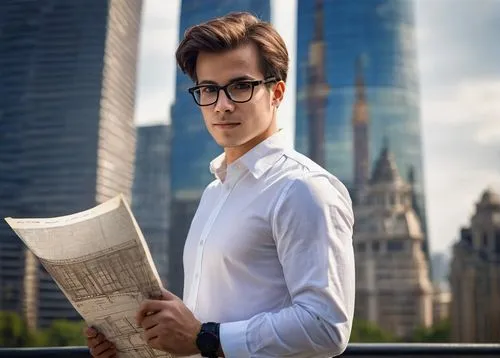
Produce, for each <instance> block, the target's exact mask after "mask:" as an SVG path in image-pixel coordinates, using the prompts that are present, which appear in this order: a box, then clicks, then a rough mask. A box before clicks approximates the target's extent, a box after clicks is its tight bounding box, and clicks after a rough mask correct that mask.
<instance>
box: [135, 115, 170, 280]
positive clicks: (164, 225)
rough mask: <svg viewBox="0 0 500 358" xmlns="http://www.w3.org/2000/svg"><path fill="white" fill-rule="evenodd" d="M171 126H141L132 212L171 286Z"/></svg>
mask: <svg viewBox="0 0 500 358" xmlns="http://www.w3.org/2000/svg"><path fill="white" fill-rule="evenodd" d="M169 169H170V126H169V125H165V124H161V125H153V126H142V127H138V128H137V149H136V156H135V175H134V185H133V189H132V211H133V213H134V216H135V218H136V219H137V222H138V224H139V226H140V228H141V231H142V233H143V235H144V238H145V239H146V242H147V243H148V246H149V251H150V252H151V255H152V257H153V261H154V263H155V266H156V269H157V271H158V274H159V275H160V278H161V280H162V282H163V285H164V286H165V285H168V282H167V274H168V228H169V223H170V215H169V210H170V181H169V178H170V176H169V172H168V170H169Z"/></svg>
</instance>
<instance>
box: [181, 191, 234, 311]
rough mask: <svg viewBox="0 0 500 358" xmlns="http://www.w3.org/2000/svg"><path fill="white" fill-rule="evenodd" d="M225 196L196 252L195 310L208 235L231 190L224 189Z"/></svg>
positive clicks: (205, 229) (192, 299) (204, 232)
mask: <svg viewBox="0 0 500 358" xmlns="http://www.w3.org/2000/svg"><path fill="white" fill-rule="evenodd" d="M223 191H224V192H223V194H222V197H221V199H220V200H219V202H218V203H217V206H216V207H215V209H214V210H213V211H212V215H210V217H209V219H208V221H207V223H206V224H205V227H204V228H203V231H202V234H201V236H200V242H199V244H198V249H197V252H196V261H195V262H196V264H195V269H194V279H193V282H192V284H191V294H190V298H191V300H190V302H189V305H188V306H189V307H191V308H192V310H194V309H195V308H196V301H197V299H198V289H199V287H200V273H201V264H202V260H203V251H204V248H205V242H206V240H207V237H208V235H209V234H210V231H211V229H212V226H213V224H214V222H215V219H217V216H219V213H220V211H221V209H222V206H223V205H224V203H225V202H226V200H227V198H228V196H229V194H230V192H231V190H230V189H229V190H228V189H223Z"/></svg>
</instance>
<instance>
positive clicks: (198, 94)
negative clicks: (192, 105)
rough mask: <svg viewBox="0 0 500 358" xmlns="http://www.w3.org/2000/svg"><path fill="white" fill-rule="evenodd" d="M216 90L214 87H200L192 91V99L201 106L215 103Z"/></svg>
mask: <svg viewBox="0 0 500 358" xmlns="http://www.w3.org/2000/svg"><path fill="white" fill-rule="evenodd" d="M217 93H218V88H217V87H216V86H202V87H198V88H197V89H195V90H194V92H193V94H194V98H195V100H196V102H197V103H198V104H199V105H201V106H206V105H209V104H212V103H215V102H216V101H217Z"/></svg>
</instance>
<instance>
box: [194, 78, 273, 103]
mask: <svg viewBox="0 0 500 358" xmlns="http://www.w3.org/2000/svg"><path fill="white" fill-rule="evenodd" d="M276 81H277V80H276V78H274V77H269V78H267V79H263V80H241V81H235V82H231V83H228V84H227V85H225V86H218V85H215V84H203V85H198V86H195V87H191V88H190V89H188V91H189V93H191V94H192V95H193V98H194V101H195V102H196V104H197V105H198V106H210V105H212V104H214V103H216V102H217V100H218V99H219V92H220V91H221V90H223V91H224V93H225V94H226V96H227V98H229V99H230V100H231V101H233V102H235V103H245V102H248V101H250V100H251V99H252V96H253V92H254V88H255V87H256V86H259V85H261V84H267V83H270V82H276Z"/></svg>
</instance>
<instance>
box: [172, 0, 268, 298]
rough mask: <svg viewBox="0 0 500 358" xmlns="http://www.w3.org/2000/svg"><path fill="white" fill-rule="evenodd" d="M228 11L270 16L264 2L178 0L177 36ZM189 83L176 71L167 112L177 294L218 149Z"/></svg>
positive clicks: (262, 0) (249, 0)
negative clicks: (172, 99)
mask: <svg viewBox="0 0 500 358" xmlns="http://www.w3.org/2000/svg"><path fill="white" fill-rule="evenodd" d="M232 11H248V12H250V13H252V14H254V15H256V16H257V17H259V18H260V19H262V20H265V21H270V18H271V4H270V0H183V1H182V4H181V15H180V27H179V30H180V31H179V40H180V39H182V38H183V35H184V32H185V30H186V29H187V28H188V27H190V26H192V25H195V24H198V23H200V22H203V21H206V20H209V19H211V18H214V17H217V16H222V15H225V14H227V13H229V12H232ZM191 86H193V83H192V81H191V79H190V78H189V77H188V76H187V75H185V74H183V73H182V72H181V71H180V70H178V71H177V77H176V94H175V103H174V105H173V106H172V111H171V119H172V155H171V169H170V173H171V190H172V210H171V215H172V226H171V234H170V240H171V241H170V242H171V246H170V268H169V271H170V273H171V274H170V275H169V281H168V283H167V286H168V288H169V289H170V290H172V291H173V292H174V293H176V294H177V295H182V283H183V275H182V272H183V268H182V252H183V249H184V241H185V239H186V236H187V232H188V230H189V225H190V223H191V219H192V218H193V216H194V212H195V210H196V207H197V205H198V201H199V199H200V197H201V194H202V192H203V189H204V188H205V186H206V185H207V184H209V183H210V182H211V181H212V180H213V179H214V176H213V174H211V173H210V171H209V167H208V165H209V163H210V161H211V160H212V159H213V158H215V157H216V156H217V155H218V154H220V153H221V152H222V149H221V148H220V147H219V146H218V145H217V144H216V143H215V142H214V141H213V140H212V138H211V137H210V134H209V133H208V132H207V130H206V128H205V124H204V122H203V119H202V116H201V112H200V109H199V108H198V107H197V106H196V104H195V103H194V101H193V98H192V97H191V95H190V94H189V93H188V92H187V89H188V88H189V87H191Z"/></svg>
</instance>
